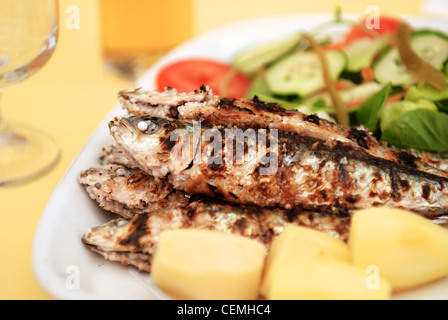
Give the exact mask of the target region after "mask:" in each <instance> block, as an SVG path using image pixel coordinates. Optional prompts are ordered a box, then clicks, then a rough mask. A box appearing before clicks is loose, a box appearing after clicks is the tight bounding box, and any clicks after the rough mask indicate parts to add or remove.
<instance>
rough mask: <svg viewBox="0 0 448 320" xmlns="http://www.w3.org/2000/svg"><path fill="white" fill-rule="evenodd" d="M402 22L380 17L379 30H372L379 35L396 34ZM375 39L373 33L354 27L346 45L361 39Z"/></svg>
mask: <svg viewBox="0 0 448 320" xmlns="http://www.w3.org/2000/svg"><path fill="white" fill-rule="evenodd" d="M400 22H401V20H400V19H398V18H393V17H386V16H381V17H379V29H372V30H373V31H375V32H376V33H378V34H379V35H385V34H392V35H394V34H396V33H397V30H398V25H399V24H400ZM362 23H363V24H366V19H364V20H363V21H362ZM372 23H373V22H372ZM366 37H367V38H373V35H372V33H370V32H369V31H368V30H366V29H364V28H362V27H359V26H354V27H353V28H352V29H351V30H350V31H349V32H348V34H347V36H346V38H345V42H346V43H350V42H352V41H353V40H356V39H359V38H366Z"/></svg>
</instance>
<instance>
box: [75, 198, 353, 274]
mask: <svg viewBox="0 0 448 320" xmlns="http://www.w3.org/2000/svg"><path fill="white" fill-rule="evenodd" d="M349 220H350V219H349V218H348V217H338V216H332V215H326V214H323V213H317V212H306V211H285V210H279V209H272V210H270V209H263V208H255V207H238V208H237V207H234V206H229V205H225V204H207V203H202V202H200V201H198V202H194V203H191V204H190V205H189V206H188V207H186V208H170V209H168V208H165V209H160V210H156V211H154V212H152V213H145V214H138V215H135V216H134V217H133V218H132V219H124V218H118V219H116V220H113V221H110V222H108V223H106V224H104V225H101V226H98V227H94V228H91V229H89V230H87V231H86V233H85V234H84V235H83V237H82V241H83V242H84V243H85V244H86V245H87V246H88V247H89V248H90V249H91V250H93V251H94V252H97V253H99V254H101V255H102V256H103V257H104V258H106V259H109V260H111V261H117V262H120V263H122V264H124V265H131V266H134V267H136V268H138V270H140V271H144V272H151V261H152V257H153V254H154V252H155V250H156V248H157V242H158V239H159V236H160V234H161V233H162V232H163V231H164V230H170V229H181V228H195V229H208V230H215V231H219V232H225V233H230V234H238V235H242V236H245V237H249V238H251V239H255V240H257V241H259V242H260V243H262V244H263V245H265V246H266V250H268V249H269V247H270V244H271V242H272V240H273V238H274V237H275V236H277V235H278V234H280V233H281V232H282V230H283V228H284V227H285V226H286V225H287V224H294V225H300V226H305V227H310V228H313V229H316V230H319V231H321V232H324V233H326V234H328V235H330V236H332V237H335V238H337V239H341V240H342V241H347V240H348V233H349Z"/></svg>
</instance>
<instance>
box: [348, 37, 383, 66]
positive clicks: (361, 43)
mask: <svg viewBox="0 0 448 320" xmlns="http://www.w3.org/2000/svg"><path fill="white" fill-rule="evenodd" d="M387 40H388V37H378V38H376V39H370V38H360V39H358V40H356V41H353V42H352V43H350V44H349V45H348V46H347V47H346V48H345V49H344V52H345V53H346V54H347V57H348V65H347V70H348V71H349V72H358V71H360V70H361V69H363V68H365V67H368V66H371V65H372V61H373V59H374V58H375V56H376V54H377V53H378V52H380V51H381V49H382V48H383V47H384V46H385V45H386V44H387Z"/></svg>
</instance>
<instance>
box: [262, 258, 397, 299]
mask: <svg viewBox="0 0 448 320" xmlns="http://www.w3.org/2000/svg"><path fill="white" fill-rule="evenodd" d="M391 291H392V290H391V285H390V284H389V283H388V282H387V281H385V280H384V279H381V278H380V277H379V276H378V275H377V274H375V273H372V272H370V271H369V270H365V271H364V270H362V269H360V268H358V267H355V266H354V265H352V264H349V263H346V262H342V261H338V260H332V259H317V258H297V257H296V258H291V259H283V260H281V261H279V263H277V264H276V268H275V272H274V273H273V275H272V284H271V286H270V288H269V290H268V292H267V298H268V299H269V300H387V299H390V297H391Z"/></svg>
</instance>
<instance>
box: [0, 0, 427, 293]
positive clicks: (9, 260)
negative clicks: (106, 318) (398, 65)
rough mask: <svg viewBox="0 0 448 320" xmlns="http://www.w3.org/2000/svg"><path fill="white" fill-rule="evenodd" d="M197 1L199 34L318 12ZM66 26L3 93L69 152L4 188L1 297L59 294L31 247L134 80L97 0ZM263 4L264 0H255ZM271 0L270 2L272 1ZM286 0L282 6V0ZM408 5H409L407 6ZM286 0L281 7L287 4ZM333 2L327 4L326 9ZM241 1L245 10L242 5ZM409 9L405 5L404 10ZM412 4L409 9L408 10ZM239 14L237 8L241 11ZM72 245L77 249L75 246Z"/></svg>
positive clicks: (9, 113)
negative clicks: (27, 74)
mask: <svg viewBox="0 0 448 320" xmlns="http://www.w3.org/2000/svg"><path fill="white" fill-rule="evenodd" d="M195 1H196V8H197V9H196V11H195V12H196V16H195V23H196V33H200V32H203V31H206V30H208V29H210V28H213V27H217V26H218V25H220V24H225V23H228V22H233V21H235V20H240V19H245V18H252V17H255V16H262V15H268V14H271V13H273V14H278V13H291V11H293V10H300V11H297V12H316V10H320V9H316V8H315V6H314V5H313V2H315V1H314V0H313V1H303V2H302V1H300V4H301V5H300V6H298V5H297V3H299V1H291V0H278V1H276V2H274V4H273V2H272V1H260V0H257V1H252V0H250V1H249V0H248V1H243V2H241V1H234V0H229V2H228V3H227V2H226V6H225V8H224V7H223V8H220V11H219V12H218V10H216V9H215V8H216V7H213V6H212V5H215V4H219V3H221V1H217V0H213V1H210V0H207V1H206V0H195ZM324 2H326V3H327V4H326V5H327V7H329V8H330V9H329V12H331V11H333V8H334V6H335V4H337V3H339V4H340V5H341V7H342V8H344V10H345V11H346V12H347V11H348V12H358V13H359V14H364V13H365V8H366V7H367V5H368V4H369V3H368V1H353V2H352V1H332V0H328V1H324ZM60 3H61V6H60V11H61V32H60V41H59V44H58V47H57V50H56V52H55V54H54V56H53V57H52V59H51V60H50V62H49V63H48V64H47V65H46V66H45V68H43V69H42V70H41V71H39V73H37V74H36V75H34V76H33V77H31V78H30V79H28V80H26V81H24V82H22V83H19V84H17V85H14V86H12V87H9V88H7V89H5V90H4V92H3V95H2V112H3V116H4V118H5V119H6V120H7V121H9V122H18V123H22V124H27V125H32V126H35V127H36V128H39V129H42V130H45V131H46V132H47V133H48V134H50V135H51V136H53V137H54V139H55V140H56V143H57V144H58V146H59V147H60V149H61V159H60V161H59V162H58V163H57V165H56V167H54V168H53V169H52V170H51V171H50V172H49V173H47V174H45V175H44V176H42V177H39V178H38V179H35V180H33V181H31V182H29V183H26V184H23V185H19V186H14V187H8V188H3V189H0V204H1V207H0V215H1V217H2V223H1V224H0V254H1V259H0V299H2V300H10V299H14V300H25V299H27V300H28V299H33V300H45V299H52V298H53V297H50V296H49V295H47V293H46V292H44V291H43V290H42V289H41V288H40V286H39V284H38V283H37V281H36V280H35V278H34V275H33V271H32V265H31V249H32V244H33V237H34V233H35V229H36V227H37V225H38V223H39V219H40V217H41V214H42V212H43V211H44V209H45V206H46V204H47V202H48V200H49V198H50V197H51V195H52V193H53V191H54V189H55V188H56V186H57V184H58V182H59V181H60V179H61V178H62V176H63V175H64V173H65V172H66V170H67V169H68V168H69V166H70V164H71V163H72V161H73V160H74V158H75V157H76V155H77V154H78V153H79V151H80V150H81V148H82V147H83V146H84V144H85V143H86V142H87V140H88V139H89V137H90V135H91V134H92V133H93V132H94V131H95V129H96V128H97V126H98V124H99V123H100V122H101V120H102V119H103V118H104V117H105V115H106V114H107V113H108V112H109V111H110V110H111V108H112V107H113V106H114V105H115V104H116V93H117V92H118V91H119V90H121V89H126V88H129V87H132V85H133V83H132V81H130V80H126V79H123V78H120V77H118V76H117V75H114V74H108V73H106V72H105V71H104V69H103V67H102V66H103V62H102V59H101V54H100V47H99V43H100V38H99V32H98V30H99V28H98V18H97V17H98V7H97V3H96V1H92V0H71V1H69V0H61V2H60ZM255 3H256V4H257V5H255ZM268 3H269V4H268ZM376 3H377V4H378V5H379V6H380V8H383V7H382V6H384V7H387V8H388V11H386V13H387V12H400V13H403V14H417V13H419V11H418V10H420V4H421V1H412V2H409V5H408V4H407V8H405V9H403V8H400V4H399V1H397V3H395V2H394V1H382V0H379V1H376ZM73 4H75V5H77V6H79V8H80V14H81V15H80V17H81V19H80V28H79V29H73V30H70V29H68V28H66V27H65V26H64V24H63V23H64V21H65V17H67V13H66V8H67V7H68V6H69V5H73ZM279 4H281V5H279ZM401 6H402V5H401ZM279 7H280V8H279ZM323 7H325V5H323V6H321V8H323ZM235 8H238V10H236V11H235ZM400 10H401V11H400ZM403 10H406V11H403ZM235 13H236V14H235ZM67 249H68V250H69V248H67Z"/></svg>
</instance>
